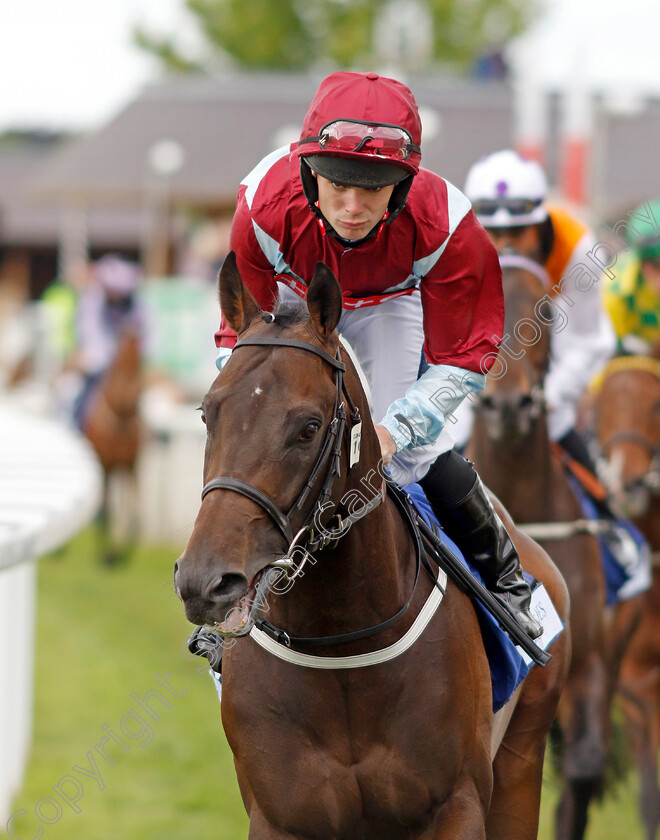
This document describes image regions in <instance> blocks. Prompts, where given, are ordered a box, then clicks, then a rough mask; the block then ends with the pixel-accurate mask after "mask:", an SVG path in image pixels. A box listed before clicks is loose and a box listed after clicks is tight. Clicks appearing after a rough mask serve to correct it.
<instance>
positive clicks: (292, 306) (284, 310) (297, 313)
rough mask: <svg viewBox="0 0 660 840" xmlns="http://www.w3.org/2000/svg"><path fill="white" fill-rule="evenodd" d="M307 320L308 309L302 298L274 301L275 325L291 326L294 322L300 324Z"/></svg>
mask: <svg viewBox="0 0 660 840" xmlns="http://www.w3.org/2000/svg"><path fill="white" fill-rule="evenodd" d="M307 320H309V311H308V309H307V306H306V305H305V301H304V300H303V299H302V298H298V299H297V300H290V299H288V300H280V299H278V300H277V301H275V308H274V310H273V323H274V324H277V326H279V327H292V326H294V324H302V323H304V322H305V321H307Z"/></svg>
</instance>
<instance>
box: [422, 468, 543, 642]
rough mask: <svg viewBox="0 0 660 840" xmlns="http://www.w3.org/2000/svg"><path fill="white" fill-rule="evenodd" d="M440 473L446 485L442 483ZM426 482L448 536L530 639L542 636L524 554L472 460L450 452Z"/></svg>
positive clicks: (434, 507) (423, 483)
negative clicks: (469, 483) (532, 605)
mask: <svg viewBox="0 0 660 840" xmlns="http://www.w3.org/2000/svg"><path fill="white" fill-rule="evenodd" d="M457 458H460V459H461V461H462V462H463V463H462V464H460V462H458V461H457V460H456V459H457ZM468 469H469V471H470V472H471V473H472V475H473V476H474V479H473V484H472V487H471V489H470V490H469V491H468V493H467V495H465V488H466V486H467V484H466V482H467V481H469V480H470V479H471V476H470V474H469V473H468V472H467V470H468ZM440 476H442V483H441V484H438V479H439V478H440ZM457 478H458V481H456V479H457ZM452 479H454V481H452ZM420 484H421V485H422V487H423V489H424V491H425V493H426V496H427V498H428V500H429V502H430V504H431V507H432V508H433V511H434V513H435V514H436V516H437V517H438V519H439V520H440V524H441V525H442V527H443V528H444V530H445V531H446V533H447V535H448V536H449V537H450V538H451V539H452V540H453V541H454V542H455V543H456V545H457V546H458V547H459V548H460V549H461V551H462V552H463V553H464V554H465V555H466V556H467V557H469V558H471V559H472V560H473V562H474V563H475V565H476V566H477V568H478V570H479V572H480V573H481V576H482V577H483V579H484V583H485V585H486V587H487V588H488V589H489V590H490V591H491V592H492V593H493V594H494V595H497V596H498V597H499V598H500V600H502V601H504V602H505V603H506V605H507V606H508V607H509V608H510V609H511V611H512V612H513V613H514V615H515V617H516V619H517V620H518V622H519V623H520V625H521V626H522V628H523V629H524V630H525V632H526V633H527V635H528V636H529V637H530V638H532V639H536V638H537V637H538V636H540V635H541V633H542V632H543V627H542V626H541V624H540V623H539V622H538V621H537V620H536V619H535V618H533V617H532V615H531V613H530V611H529V608H530V603H531V591H530V588H529V584H528V583H527V581H526V580H525V579H524V577H523V573H522V568H521V566H520V558H519V557H518V553H517V551H516V549H515V547H514V545H513V542H512V541H511V537H510V536H509V534H508V533H507V531H506V528H505V527H504V525H503V523H502V520H501V519H500V518H499V516H498V515H497V513H496V512H495V509H494V508H493V506H492V504H491V502H490V499H489V498H488V495H487V494H486V491H485V489H484V486H483V484H482V483H481V479H480V478H479V476H478V475H477V473H476V472H475V470H474V469H473V468H472V466H471V464H470V463H469V462H468V461H466V460H465V459H464V458H461V456H460V455H458V453H456V452H451V453H447V455H446V456H440V458H438V460H437V461H436V463H435V464H434V465H433V466H432V467H431V469H430V470H429V472H428V473H427V475H426V476H425V477H424V478H423V479H422V480H421V481H420ZM452 487H454V488H456V489H457V490H458V491H459V492H458V494H457V495H458V499H459V501H454V500H453V498H452V495H453V494H452V493H451V488H452ZM454 492H455V491H454Z"/></svg>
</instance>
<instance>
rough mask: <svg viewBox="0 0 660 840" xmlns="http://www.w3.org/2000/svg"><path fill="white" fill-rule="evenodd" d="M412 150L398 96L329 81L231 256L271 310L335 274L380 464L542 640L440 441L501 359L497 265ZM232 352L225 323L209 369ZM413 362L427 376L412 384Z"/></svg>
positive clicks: (500, 530) (247, 188)
mask: <svg viewBox="0 0 660 840" xmlns="http://www.w3.org/2000/svg"><path fill="white" fill-rule="evenodd" d="M420 140H421V121H420V117H419V114H418V110H417V104H416V102H415V99H414V97H413V94H412V93H411V92H410V90H409V89H408V88H407V87H405V86H404V85H403V84H401V83H400V82H398V81H396V80H394V79H389V78H385V77H383V76H379V75H377V74H376V73H350V72H337V73H333V74H331V75H330V76H328V77H327V78H326V79H325V80H324V81H323V82H322V83H321V85H320V87H319V89H318V91H317V93H316V95H315V97H314V99H313V100H312V103H311V105H310V107H309V109H308V111H307V115H306V117H305V120H304V123H303V128H302V133H301V135H300V140H299V141H298V142H296V143H293V144H291V145H290V146H285V147H283V148H280V149H277V150H276V151H274V152H272V153H271V154H270V155H268V156H267V157H266V158H264V160H262V161H261V163H259V164H258V165H257V166H256V168H255V169H253V170H252V172H250V173H249V174H248V175H247V176H246V177H245V178H244V180H243V181H242V182H241V186H240V189H239V193H238V205H237V210H236V215H235V217H234V221H233V225H232V233H231V247H232V249H233V250H234V251H235V253H236V257H237V263H238V268H239V271H240V273H241V275H242V277H243V280H244V281H245V283H246V284H247V286H248V287H249V288H250V289H251V291H252V293H253V294H254V296H255V298H256V299H257V301H258V303H259V304H260V306H261V307H262V308H263V309H267V310H269V309H271V308H272V307H273V304H274V302H275V299H276V297H277V296H278V294H279V295H280V298H286V297H287V295H289V296H291V295H294V296H295V295H297V296H299V297H301V298H303V297H304V296H305V294H306V287H307V283H308V282H309V280H310V279H311V277H312V275H313V272H314V267H315V265H316V263H317V262H318V261H319V260H322V261H323V262H325V263H326V264H327V265H328V266H329V267H330V268H331V270H332V271H333V272H334V274H335V276H336V277H337V279H338V280H339V284H340V286H341V289H342V293H343V299H344V311H343V315H342V318H341V321H340V324H339V332H340V334H341V335H342V336H343V337H344V338H345V339H346V340H347V341H348V342H349V343H350V345H351V346H352V348H353V349H354V351H355V353H356V355H357V358H358V359H359V361H360V364H361V366H362V368H363V370H364V373H365V375H366V377H367V380H368V383H369V385H370V388H371V392H372V396H373V412H374V416H375V418H376V419H378V420H379V422H378V424H377V426H376V431H377V433H378V437H379V440H380V444H381V449H382V454H383V461H384V463H385V464H388V463H389V465H390V470H391V472H392V474H393V476H394V478H396V479H397V480H398V481H399V483H402V484H406V483H410V482H412V481H419V483H420V484H421V485H422V487H423V488H424V490H425V491H426V494H427V496H428V498H429V501H430V503H431V505H432V506H433V509H434V511H435V512H436V514H437V515H438V518H439V519H440V522H441V523H442V525H443V527H444V528H445V530H446V531H447V533H448V534H449V536H450V537H451V538H452V539H453V540H454V541H455V542H456V543H457V545H458V546H459V548H461V550H462V551H463V552H464V553H465V554H466V555H467V556H470V557H472V558H473V559H474V560H475V562H476V563H477V566H478V568H479V570H480V572H481V573H482V577H483V578H484V581H485V583H486V585H487V586H488V587H489V588H490V589H491V590H492V591H493V592H494V593H495V594H497V595H498V596H499V597H500V598H501V599H502V600H503V601H505V602H506V603H507V605H508V606H509V607H510V609H511V610H512V612H513V613H514V615H515V616H516V618H517V619H518V620H519V622H520V623H521V625H522V626H523V628H524V629H525V631H526V632H527V633H528V634H529V635H530V636H531V637H532V638H536V637H537V636H539V635H540V634H541V632H542V627H541V625H540V624H539V622H538V621H536V619H535V618H533V617H532V615H531V613H530V611H529V608H530V589H529V585H528V584H527V582H526V580H525V578H524V577H523V575H522V570H521V567H520V561H519V558H518V555H517V553H516V550H515V548H514V546H513V543H512V541H511V539H510V537H509V535H508V534H507V532H506V530H505V528H504V525H503V524H502V522H501V520H500V518H499V517H498V516H497V514H496V512H495V511H494V509H493V507H492V505H491V503H490V500H489V498H488V496H487V494H486V491H485V490H484V487H483V485H482V484H481V481H480V479H479V477H478V475H477V473H476V472H475V470H474V469H473V467H472V465H471V464H470V463H469V462H468V461H466V460H465V459H464V458H463V457H461V456H460V455H459V454H458V453H457V452H456V451H454V450H453V448H452V447H453V439H452V438H451V437H450V436H449V434H448V433H447V431H446V429H445V428H444V427H445V420H446V417H447V416H448V415H449V414H450V413H451V412H453V411H454V410H455V408H456V407H457V405H459V404H460V402H461V401H462V400H463V398H464V396H465V395H466V394H468V393H470V392H472V391H478V390H480V389H482V388H483V387H484V384H485V374H486V372H487V371H488V369H489V368H490V366H491V365H492V363H493V361H494V359H495V355H496V352H495V345H494V343H493V339H492V336H493V335H494V334H495V333H497V332H498V331H500V330H501V329H502V324H503V317H504V307H503V296H502V283H501V270H500V267H499V263H498V259H497V252H496V250H495V249H494V248H493V246H492V245H491V243H490V242H489V240H488V237H487V235H486V233H485V232H484V230H483V228H482V227H481V226H480V225H479V223H478V222H477V220H476V218H475V215H474V213H473V212H472V210H471V208H470V203H469V201H468V200H467V199H466V197H465V196H464V195H463V194H462V193H461V192H460V191H459V190H458V189H457V188H456V187H454V186H453V185H452V184H450V183H449V182H448V181H446V180H445V179H443V178H441V177H440V176H439V175H436V174H434V173H432V172H430V171H428V170H425V169H422V168H420V161H421V149H420ZM235 340H236V337H235V335H234V334H233V333H232V332H231V330H229V329H228V328H227V327H226V325H225V324H224V322H223V324H222V325H221V328H220V330H219V331H218V333H217V334H216V343H217V345H218V347H219V352H218V361H217V365H218V367H219V368H221V367H222V364H223V362H224V361H225V360H226V358H227V357H228V355H229V354H230V352H231V347H232V346H233V344H234V342H235ZM422 347H423V348H424V352H425V355H426V359H427V361H428V363H429V367H428V369H427V370H426V371H425V372H424V374H423V375H422V376H421V377H420V378H418V373H419V367H420V359H421V356H422ZM402 476H405V479H403V480H402Z"/></svg>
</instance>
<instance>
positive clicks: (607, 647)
mask: <svg viewBox="0 0 660 840" xmlns="http://www.w3.org/2000/svg"><path fill="white" fill-rule="evenodd" d="M502 263H503V265H502V275H503V287H504V297H505V305H506V323H505V335H508V336H509V339H508V342H507V347H508V352H504V351H502V352H501V353H500V356H499V357H498V362H497V363H496V365H495V366H494V369H493V372H492V375H490V376H489V380H488V385H487V388H486V390H485V391H484V392H482V394H480V395H479V398H478V400H477V401H476V404H475V422H474V428H473V432H472V437H471V440H470V443H469V445H468V449H467V455H468V457H469V458H470V459H471V460H473V461H474V462H475V466H476V468H477V469H478V471H479V473H480V474H481V475H482V477H483V480H484V481H485V482H486V484H488V486H489V487H490V488H491V489H492V491H493V492H494V493H495V494H496V495H497V496H498V498H500V499H501V501H502V503H503V504H504V505H505V506H506V508H507V510H508V511H509V513H510V514H511V516H512V518H513V519H514V521H515V522H516V523H517V524H518V525H519V527H520V528H521V529H522V530H524V531H526V532H527V533H529V534H530V535H531V536H533V537H534V538H535V539H537V540H538V541H539V542H540V544H541V545H542V546H543V547H544V548H545V550H546V551H547V552H548V553H549V554H550V556H551V557H552V559H553V560H554V562H555V563H556V565H557V566H558V568H559V569H560V571H561V572H562V574H563V576H564V578H565V580H566V584H567V586H568V590H569V593H570V597H571V623H570V626H571V637H572V644H573V653H572V661H571V670H570V675H569V678H568V681H567V685H566V688H565V690H564V693H563V695H562V698H561V701H560V704H559V708H558V724H559V726H558V731H559V735H560V741H561V746H560V762H561V772H562V777H563V789H562V794H561V797H560V802H559V806H558V810H557V815H556V828H555V834H556V837H557V838H558V840H579V838H582V837H583V836H584V832H585V830H586V825H587V814H588V806H589V803H590V801H591V799H592V798H593V797H594V796H595V795H596V794H598V793H599V792H600V790H601V789H602V786H603V780H604V771H605V765H606V756H607V747H608V739H609V729H610V707H611V701H612V696H613V692H614V687H615V683H616V674H617V670H618V665H619V659H620V656H621V653H622V649H623V647H624V646H625V643H626V641H627V639H628V638H629V636H630V633H631V628H630V627H629V624H628V622H629V621H634V616H633V617H632V618H627V614H628V612H629V611H630V609H631V607H630V602H628V605H627V606H625V607H624V608H622V610H620V611H619V610H617V613H616V615H615V618H614V619H611V618H610V612H609V611H607V610H606V605H605V578H604V573H603V570H602V565H601V560H600V551H599V547H598V541H597V539H596V537H595V536H594V535H593V534H592V533H589V531H588V529H587V525H586V523H585V520H584V516H583V513H582V509H581V506H580V503H579V502H578V499H577V498H576V496H575V493H574V491H573V489H572V488H571V485H570V483H569V479H568V477H567V475H566V472H565V469H564V466H563V464H562V463H561V461H560V460H559V459H558V458H557V456H556V452H555V449H554V447H553V445H552V444H551V442H550V439H549V437H548V429H547V421H546V409H545V403H544V393H543V379H544V376H545V373H546V370H547V368H548V364H549V358H550V328H551V326H552V324H553V319H552V314H553V313H552V305H551V303H549V302H548V301H547V299H546V302H545V303H541V304H539V301H542V299H543V298H544V295H545V294H546V290H547V287H546V285H545V275H544V272H543V269H542V268H541V267H540V266H537V265H536V264H535V263H532V262H531V261H530V260H525V259H524V258H518V257H513V256H512V257H508V258H503V259H502ZM524 523H526V524H527V528H526V525H525V524H524ZM638 609H639V607H638Z"/></svg>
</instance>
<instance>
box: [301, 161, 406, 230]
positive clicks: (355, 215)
mask: <svg viewBox="0 0 660 840" xmlns="http://www.w3.org/2000/svg"><path fill="white" fill-rule="evenodd" d="M314 176H315V177H316V181H317V183H318V188H319V210H320V211H321V213H323V215H324V216H325V218H326V219H327V220H328V221H329V222H330V224H331V225H332V227H333V228H334V230H335V231H336V232H337V233H338V234H339V236H341V237H342V239H363V238H364V237H365V236H366V235H367V234H368V233H369V231H371V230H372V228H374V227H375V226H376V225H377V224H378V222H379V221H380V220H381V219H382V218H383V216H384V215H385V211H386V210H387V205H388V204H389V201H390V197H391V195H392V191H393V190H394V186H393V185H390V186H387V187H379V188H378V189H372V190H367V189H364V188H363V187H344V186H341V184H335V183H333V182H332V181H328V179H327V178H323V177H322V176H321V175H317V174H316V173H314Z"/></svg>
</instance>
